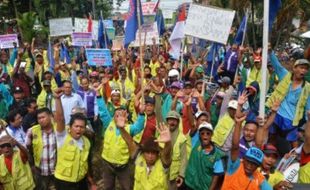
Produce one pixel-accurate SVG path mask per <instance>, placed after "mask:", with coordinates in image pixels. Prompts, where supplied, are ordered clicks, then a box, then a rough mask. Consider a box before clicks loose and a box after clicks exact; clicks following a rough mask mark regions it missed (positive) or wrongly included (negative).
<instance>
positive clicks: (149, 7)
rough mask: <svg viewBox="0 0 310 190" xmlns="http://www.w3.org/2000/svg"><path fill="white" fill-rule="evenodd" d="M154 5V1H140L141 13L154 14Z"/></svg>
mask: <svg viewBox="0 0 310 190" xmlns="http://www.w3.org/2000/svg"><path fill="white" fill-rule="evenodd" d="M155 6H156V2H144V3H142V13H143V15H154V14H156V13H154V8H155Z"/></svg>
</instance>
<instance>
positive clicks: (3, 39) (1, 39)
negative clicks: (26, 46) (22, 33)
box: [0, 34, 18, 49]
mask: <svg viewBox="0 0 310 190" xmlns="http://www.w3.org/2000/svg"><path fill="white" fill-rule="evenodd" d="M14 42H15V43H16V45H17V46H16V47H18V38H17V34H7V35H0V48H1V49H10V48H14V45H13V43H14Z"/></svg>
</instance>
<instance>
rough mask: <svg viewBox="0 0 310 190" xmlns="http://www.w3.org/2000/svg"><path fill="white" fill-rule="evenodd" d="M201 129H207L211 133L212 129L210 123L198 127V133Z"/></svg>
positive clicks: (203, 123)
mask: <svg viewBox="0 0 310 190" xmlns="http://www.w3.org/2000/svg"><path fill="white" fill-rule="evenodd" d="M202 129H208V130H209V131H213V127H212V125H211V124H210V123H208V122H202V123H201V124H200V125H199V127H198V131H200V130H202Z"/></svg>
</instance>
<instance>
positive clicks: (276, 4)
mask: <svg viewBox="0 0 310 190" xmlns="http://www.w3.org/2000/svg"><path fill="white" fill-rule="evenodd" d="M281 6H282V2H281V0H270V1H269V31H271V30H272V25H273V22H274V20H275V19H276V17H277V13H278V11H279V9H280V8H281Z"/></svg>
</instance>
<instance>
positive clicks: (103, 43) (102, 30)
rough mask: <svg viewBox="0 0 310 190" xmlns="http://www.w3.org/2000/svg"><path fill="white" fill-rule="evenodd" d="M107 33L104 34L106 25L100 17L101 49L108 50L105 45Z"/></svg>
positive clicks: (99, 40)
mask: <svg viewBox="0 0 310 190" xmlns="http://www.w3.org/2000/svg"><path fill="white" fill-rule="evenodd" d="M104 35H105V32H104V24H103V20H102V16H100V17H99V27H98V43H99V48H107V47H106V45H105V44H106V43H105V36H104Z"/></svg>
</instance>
